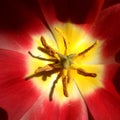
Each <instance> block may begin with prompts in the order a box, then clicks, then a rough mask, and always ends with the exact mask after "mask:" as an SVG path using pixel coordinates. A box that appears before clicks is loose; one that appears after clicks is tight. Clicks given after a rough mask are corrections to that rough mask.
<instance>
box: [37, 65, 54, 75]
mask: <svg viewBox="0 0 120 120" xmlns="http://www.w3.org/2000/svg"><path fill="white" fill-rule="evenodd" d="M51 70H54V67H53V66H51V65H50V64H48V65H46V66H44V67H38V68H37V70H35V73H41V72H46V71H51Z"/></svg>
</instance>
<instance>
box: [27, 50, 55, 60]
mask: <svg viewBox="0 0 120 120" xmlns="http://www.w3.org/2000/svg"><path fill="white" fill-rule="evenodd" d="M28 54H29V55H30V56H31V57H33V58H36V59H39V60H45V61H53V62H55V61H56V59H47V58H42V57H39V56H35V55H33V54H32V53H31V52H30V51H29V52H28Z"/></svg>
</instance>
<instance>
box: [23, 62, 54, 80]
mask: <svg viewBox="0 0 120 120" xmlns="http://www.w3.org/2000/svg"><path fill="white" fill-rule="evenodd" d="M54 69H55V68H54V67H53V66H52V65H51V64H48V65H46V66H44V67H38V68H37V69H36V70H35V73H34V74H32V75H29V76H28V77H26V78H25V80H29V79H31V78H33V77H37V76H40V75H41V73H42V72H48V71H52V70H54Z"/></svg>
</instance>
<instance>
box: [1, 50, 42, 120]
mask: <svg viewBox="0 0 120 120" xmlns="http://www.w3.org/2000/svg"><path fill="white" fill-rule="evenodd" d="M25 62H26V61H25V56H23V55H22V54H20V53H17V52H14V51H9V50H2V49H0V69H1V70H0V106H1V107H2V108H3V109H4V110H6V112H7V114H8V118H9V119H10V120H18V119H20V117H21V116H22V115H23V114H24V113H25V112H26V111H27V110H28V109H29V108H30V107H31V105H32V104H33V103H34V101H35V100H36V99H37V97H38V95H39V94H40V93H38V92H37V90H36V88H35V87H34V86H33V84H32V82H31V81H25V79H24V77H25V74H26V71H27V70H26V66H25V65H26V64H25Z"/></svg>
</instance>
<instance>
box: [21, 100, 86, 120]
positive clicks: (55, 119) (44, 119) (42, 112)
mask: <svg viewBox="0 0 120 120" xmlns="http://www.w3.org/2000/svg"><path fill="white" fill-rule="evenodd" d="M44 99H45V98H44ZM44 99H43V98H40V99H39V100H38V101H37V102H36V103H35V104H34V106H32V108H31V109H30V110H29V111H28V112H27V113H26V114H25V116H23V119H24V120H34V119H36V120H88V115H87V112H86V109H85V108H84V106H83V104H81V100H75V101H68V102H67V103H64V104H63V105H60V104H58V103H56V102H55V101H51V102H50V101H47V100H44Z"/></svg>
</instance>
